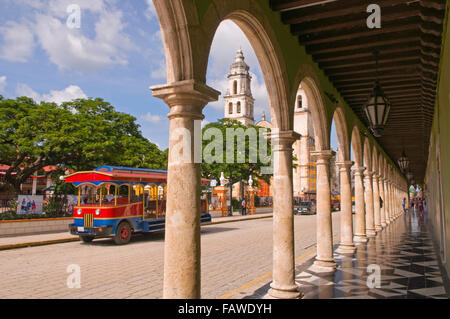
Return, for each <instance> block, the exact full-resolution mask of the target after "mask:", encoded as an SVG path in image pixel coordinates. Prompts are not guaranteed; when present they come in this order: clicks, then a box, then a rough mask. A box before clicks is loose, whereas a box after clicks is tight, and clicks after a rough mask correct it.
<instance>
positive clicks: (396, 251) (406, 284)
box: [296, 211, 449, 299]
mask: <svg viewBox="0 0 450 319" xmlns="http://www.w3.org/2000/svg"><path fill="white" fill-rule="evenodd" d="M334 257H335V260H336V262H337V263H338V264H339V268H338V270H337V271H336V272H335V273H334V274H333V275H331V276H329V277H323V276H322V277H317V276H315V275H314V273H312V272H311V271H310V270H308V269H306V270H304V271H301V272H299V271H297V276H296V282H297V283H298V284H299V285H300V291H302V292H303V293H304V294H305V296H304V298H305V299H311V298H314V299H316V298H320V299H323V298H351V299H355V298H364V299H367V298H369V299H370V298H400V299H405V298H406V299H410V298H448V297H449V295H448V292H449V289H448V288H449V287H448V284H446V283H445V282H444V281H443V277H444V276H442V273H441V268H440V265H439V262H438V259H437V258H438V256H437V255H436V250H435V247H434V245H433V242H432V239H431V235H430V233H429V231H428V229H427V219H426V217H424V216H423V215H421V214H420V213H419V212H414V211H413V212H411V213H410V214H407V215H404V216H403V217H401V218H399V219H397V220H396V221H395V222H393V223H391V224H390V225H389V226H388V227H387V228H386V229H384V230H383V231H381V232H380V233H379V235H378V236H377V237H375V238H372V239H371V240H370V241H369V242H368V243H367V244H361V245H359V246H358V249H357V252H356V254H355V255H354V256H353V257H346V256H344V255H340V254H337V253H335V255H334ZM369 265H379V266H380V268H381V282H380V283H381V286H380V288H373V289H369V288H368V286H367V277H368V276H369V275H370V274H371V273H373V270H372V271H370V273H368V271H367V267H368V266H369ZM445 286H446V287H447V291H446V288H445Z"/></svg>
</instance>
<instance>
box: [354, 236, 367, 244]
mask: <svg viewBox="0 0 450 319" xmlns="http://www.w3.org/2000/svg"><path fill="white" fill-rule="evenodd" d="M353 241H354V242H355V243H363V244H364V243H367V242H368V241H369V239H368V238H367V236H366V235H355V236H354V237H353Z"/></svg>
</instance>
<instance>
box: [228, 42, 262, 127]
mask: <svg viewBox="0 0 450 319" xmlns="http://www.w3.org/2000/svg"><path fill="white" fill-rule="evenodd" d="M249 70H250V67H249V66H248V65H247V64H246V63H245V61H244V54H243V52H242V50H241V49H239V50H238V51H237V53H236V57H235V58H234V63H233V64H232V65H231V68H230V73H229V74H228V89H227V93H226V95H225V96H224V101H225V106H224V108H225V118H229V119H234V120H237V121H239V122H241V123H242V124H244V125H254V123H255V121H254V102H255V99H254V98H253V96H252V91H251V80H252V77H251V75H250V73H249Z"/></svg>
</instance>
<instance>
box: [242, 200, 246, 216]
mask: <svg viewBox="0 0 450 319" xmlns="http://www.w3.org/2000/svg"><path fill="white" fill-rule="evenodd" d="M241 209H242V215H247V203H246V202H245V199H243V200H242V203H241Z"/></svg>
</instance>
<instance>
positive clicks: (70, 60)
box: [35, 10, 134, 72]
mask: <svg viewBox="0 0 450 319" xmlns="http://www.w3.org/2000/svg"><path fill="white" fill-rule="evenodd" d="M122 17H123V14H122V12H121V11H119V10H116V11H107V10H102V11H100V15H99V18H98V20H97V22H96V23H95V37H94V38H93V39H91V38H89V37H86V36H84V35H83V34H82V33H81V31H80V30H81V29H70V28H68V27H67V26H66V25H65V21H63V22H62V21H61V20H60V19H58V18H57V17H54V16H49V15H41V14H38V15H36V25H35V32H36V35H37V38H38V39H39V43H40V44H41V46H42V48H43V49H44V50H45V51H46V52H47V54H48V55H49V58H50V61H51V62H52V63H54V64H56V65H57V66H58V67H59V68H60V69H76V70H78V71H83V72H95V71H96V70H98V69H102V68H105V67H108V66H110V65H113V64H119V65H125V64H127V63H128V61H127V58H126V55H125V53H126V52H127V51H129V50H132V49H133V48H134V45H133V43H132V41H131V40H130V38H129V37H128V35H126V34H125V33H124V32H123V29H124V27H125V25H124V23H123V22H122ZM82 21H83V20H82ZM82 23H83V22H82Z"/></svg>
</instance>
